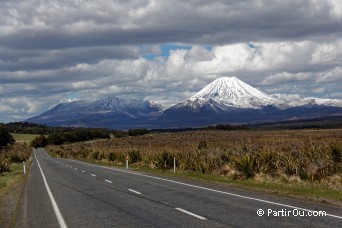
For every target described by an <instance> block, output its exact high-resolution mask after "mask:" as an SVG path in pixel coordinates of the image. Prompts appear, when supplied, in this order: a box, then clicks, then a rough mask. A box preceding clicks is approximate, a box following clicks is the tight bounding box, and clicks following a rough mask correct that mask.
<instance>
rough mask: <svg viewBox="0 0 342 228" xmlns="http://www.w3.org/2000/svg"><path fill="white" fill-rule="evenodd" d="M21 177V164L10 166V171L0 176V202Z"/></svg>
mask: <svg viewBox="0 0 342 228" xmlns="http://www.w3.org/2000/svg"><path fill="white" fill-rule="evenodd" d="M27 168H28V167H27ZM27 171H28V170H27ZM23 175H24V174H23V164H22V163H14V164H12V165H11V167H10V171H8V172H4V173H1V174H0V200H1V199H2V198H3V196H4V195H5V194H6V193H7V192H8V191H9V189H10V188H11V185H12V184H13V183H14V182H15V181H18V180H19V179H20V178H22V176H23Z"/></svg>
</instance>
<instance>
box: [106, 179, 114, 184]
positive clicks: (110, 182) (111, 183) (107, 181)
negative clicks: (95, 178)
mask: <svg viewBox="0 0 342 228" xmlns="http://www.w3.org/2000/svg"><path fill="white" fill-rule="evenodd" d="M105 181H106V182H108V183H111V184H112V183H113V182H111V181H110V180H106V179H105Z"/></svg>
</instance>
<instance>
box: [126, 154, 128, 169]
mask: <svg viewBox="0 0 342 228" xmlns="http://www.w3.org/2000/svg"><path fill="white" fill-rule="evenodd" d="M128 159H129V158H128V156H126V169H128Z"/></svg>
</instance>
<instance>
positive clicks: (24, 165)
mask: <svg viewBox="0 0 342 228" xmlns="http://www.w3.org/2000/svg"><path fill="white" fill-rule="evenodd" d="M23 166H24V174H26V167H25V162H23Z"/></svg>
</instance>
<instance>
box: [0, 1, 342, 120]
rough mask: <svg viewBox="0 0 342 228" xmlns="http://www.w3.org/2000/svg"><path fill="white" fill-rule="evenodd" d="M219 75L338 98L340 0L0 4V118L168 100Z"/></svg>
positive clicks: (341, 78)
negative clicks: (65, 107) (61, 106)
mask: <svg viewBox="0 0 342 228" xmlns="http://www.w3.org/2000/svg"><path fill="white" fill-rule="evenodd" d="M221 76H236V77H238V78H240V79H241V80H243V81H245V82H246V83H248V84H250V85H252V86H254V87H256V88H258V89H260V90H262V91H264V92H266V93H268V94H271V95H273V96H275V97H278V98H281V99H284V100H289V99H296V98H300V97H309V96H310V97H319V98H337V99H342V1H341V0H286V1H282V0H211V1H208V0H188V1H183V0H25V1H23V0H1V1H0V122H10V121H20V120H24V119H26V118H28V117H31V116H34V115H37V114H40V113H41V112H43V111H45V110H47V109H49V108H51V107H53V106H54V105H56V104H58V103H60V102H67V101H68V100H74V99H88V100H92V99H98V98H103V97H107V96H120V97H122V98H135V99H150V100H155V101H158V102H160V103H162V104H165V105H170V104H174V103H177V102H180V101H182V100H184V99H186V98H188V97H189V96H191V95H193V94H194V93H195V92H197V91H198V90H200V89H201V88H202V87H204V86H205V85H207V84H208V83H210V82H211V81H212V80H214V79H216V78H218V77H221Z"/></svg>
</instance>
